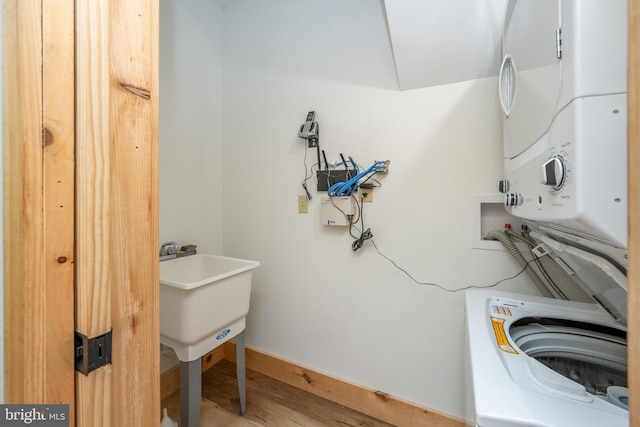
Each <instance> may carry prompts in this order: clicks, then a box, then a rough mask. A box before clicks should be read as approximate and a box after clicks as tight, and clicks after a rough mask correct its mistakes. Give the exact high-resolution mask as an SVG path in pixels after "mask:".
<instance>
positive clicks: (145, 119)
mask: <svg viewBox="0 0 640 427" xmlns="http://www.w3.org/2000/svg"><path fill="white" fill-rule="evenodd" d="M158 20H159V17H158V2H157V1H151V0H136V1H131V0H111V1H109V2H107V1H92V2H87V1H86V0H77V1H76V23H77V24H76V31H77V34H76V40H77V43H76V45H77V56H78V58H77V67H76V70H77V73H78V76H77V78H76V82H77V83H76V86H77V88H78V89H77V90H78V98H77V106H78V112H77V117H78V121H77V132H78V136H77V162H78V166H77V178H76V182H77V185H78V189H77V192H76V194H77V204H78V208H77V217H76V221H77V233H78V234H77V251H78V262H77V267H76V268H77V284H76V300H77V301H78V304H77V309H76V328H77V329H78V330H79V331H84V333H85V334H86V335H87V336H96V335H101V334H104V333H106V332H108V331H109V330H112V331H113V364H112V365H111V366H108V367H106V368H104V369H101V370H99V371H96V372H94V373H91V374H90V375H89V376H84V375H82V374H77V375H76V381H77V391H78V393H77V404H78V410H77V414H78V425H82V426H85V425H87V426H89V425H94V426H102V425H104V426H111V425H114V426H115V425H118V426H142V425H155V424H158V423H159V420H160V382H159V381H160V359H159V358H160V354H159V349H160V326H159V325H160V320H159V319H160V317H159V304H160V303H159V272H158V269H159V267H158V261H159V259H158V247H159V241H158V239H159V233H158V209H159V207H158V166H157V165H158V144H157V142H158V122H157V117H158V49H159V48H158ZM101 406H104V409H105V410H104V411H100V410H98V411H96V408H99V407H101Z"/></svg>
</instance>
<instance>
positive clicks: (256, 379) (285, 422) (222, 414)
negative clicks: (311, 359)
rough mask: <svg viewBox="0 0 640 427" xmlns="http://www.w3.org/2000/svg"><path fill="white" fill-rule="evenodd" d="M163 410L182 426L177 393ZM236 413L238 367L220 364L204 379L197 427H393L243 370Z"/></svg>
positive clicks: (211, 369)
mask: <svg viewBox="0 0 640 427" xmlns="http://www.w3.org/2000/svg"><path fill="white" fill-rule="evenodd" d="M162 407H163V408H167V410H168V412H169V416H170V417H171V418H173V419H174V420H176V421H178V423H179V422H180V395H179V392H176V393H174V394H172V395H171V396H169V397H167V398H166V399H164V400H163V401H162ZM239 411H240V401H239V397H238V382H237V380H236V365H235V364H234V363H232V362H229V361H227V360H222V361H221V362H219V363H218V364H216V365H215V366H213V367H211V368H210V369H208V370H207V371H206V372H205V373H204V374H203V377H202V406H201V413H200V426H201V427H245V426H247V427H259V426H277V427H287V426H304V427H319V426H339V427H355V426H361V427H364V426H370V427H392V425H391V424H387V423H385V422H383V421H380V420H378V419H375V418H372V417H370V416H368V415H365V414H362V413H360V412H356V411H354V410H352V409H349V408H347V407H344V406H342V405H339V404H337V403H334V402H331V401H329V400H326V399H323V398H321V397H318V396H315V395H313V394H311V393H309V392H306V391H304V390H300V389H298V388H295V387H293V386H290V385H288V384H285V383H283V382H281V381H278V380H274V379H272V378H269V377H267V376H265V375H262V374H260V373H258V372H255V371H252V370H250V369H247V413H246V414H245V415H244V416H240V415H238V412H239Z"/></svg>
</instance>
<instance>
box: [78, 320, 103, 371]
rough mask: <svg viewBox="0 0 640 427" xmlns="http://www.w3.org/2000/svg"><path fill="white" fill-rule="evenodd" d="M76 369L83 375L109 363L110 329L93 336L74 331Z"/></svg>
mask: <svg viewBox="0 0 640 427" xmlns="http://www.w3.org/2000/svg"><path fill="white" fill-rule="evenodd" d="M74 341H75V345H74V355H75V361H76V371H80V372H82V373H83V374H85V375H89V372H93V371H95V370H96V369H98V368H101V367H102V366H105V365H108V364H110V363H111V331H109V332H107V333H106V334H102V335H99V336H97V337H93V338H87V336H86V335H83V334H81V333H80V332H78V331H76V332H75V340H74Z"/></svg>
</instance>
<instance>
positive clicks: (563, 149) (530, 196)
mask: <svg viewBox="0 0 640 427" xmlns="http://www.w3.org/2000/svg"><path fill="white" fill-rule="evenodd" d="M626 99H627V97H626V94H615V95H607V96H597V97H596V96H594V97H584V98H578V99H576V100H574V101H573V102H572V103H570V104H569V105H568V106H567V107H566V108H564V109H563V110H562V111H561V112H560V113H559V114H558V115H557V116H556V118H555V119H554V121H553V122H552V124H551V126H550V128H549V131H548V132H547V133H546V134H544V136H543V137H542V138H540V139H539V140H538V141H537V142H536V143H535V144H534V145H533V146H532V147H530V148H529V149H528V150H526V151H525V152H523V153H522V154H520V155H518V156H516V157H514V158H511V159H509V158H507V159H505V176H504V180H503V181H502V182H503V184H502V186H501V187H500V188H501V189H502V190H504V189H506V188H508V190H507V191H505V205H506V207H507V210H509V211H510V212H511V214H513V215H515V216H518V217H520V218H525V219H528V220H533V221H539V222H544V223H547V224H555V225H557V226H558V227H559V228H562V229H566V230H572V231H576V232H580V233H582V234H584V235H589V236H594V237H596V238H598V239H600V240H604V241H606V242H608V243H611V244H613V245H614V246H617V247H626V244H627V164H626V150H627V133H626V123H627V114H626V103H627V100H626ZM505 183H508V185H506V184H505Z"/></svg>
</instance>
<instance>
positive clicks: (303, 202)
mask: <svg viewBox="0 0 640 427" xmlns="http://www.w3.org/2000/svg"><path fill="white" fill-rule="evenodd" d="M298 213H309V200H308V199H307V196H305V195H303V194H300V195H298Z"/></svg>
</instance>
